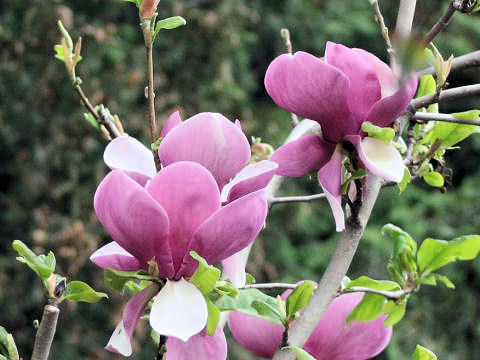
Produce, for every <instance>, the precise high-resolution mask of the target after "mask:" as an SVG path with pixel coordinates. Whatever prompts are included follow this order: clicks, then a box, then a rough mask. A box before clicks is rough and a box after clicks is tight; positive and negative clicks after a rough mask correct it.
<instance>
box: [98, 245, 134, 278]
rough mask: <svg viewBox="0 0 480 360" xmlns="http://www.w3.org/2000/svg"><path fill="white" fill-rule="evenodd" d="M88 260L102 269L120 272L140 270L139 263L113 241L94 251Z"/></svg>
mask: <svg viewBox="0 0 480 360" xmlns="http://www.w3.org/2000/svg"><path fill="white" fill-rule="evenodd" d="M90 260H91V261H92V262H93V263H95V264H96V265H98V266H100V267H101V268H102V269H106V268H110V269H114V270H120V271H137V270H140V269H141V266H140V263H139V261H138V260H137V259H136V258H135V257H134V256H133V255H131V254H130V253H128V252H127V251H125V250H124V249H123V248H122V247H121V246H120V245H118V244H117V243H116V242H115V241H112V242H110V243H108V244H107V245H105V246H102V247H101V248H100V249H98V250H97V251H95V252H94V253H93V254H92V255H91V256H90Z"/></svg>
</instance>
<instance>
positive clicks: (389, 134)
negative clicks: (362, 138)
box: [362, 121, 395, 143]
mask: <svg viewBox="0 0 480 360" xmlns="http://www.w3.org/2000/svg"><path fill="white" fill-rule="evenodd" d="M362 130H363V131H364V132H366V133H368V136H370V137H373V138H375V139H378V140H382V141H385V142H387V143H389V142H390V141H392V139H393V137H394V136H395V130H393V129H392V128H391V127H384V128H382V127H380V126H377V125H373V124H372V123H371V122H370V121H365V122H364V123H362Z"/></svg>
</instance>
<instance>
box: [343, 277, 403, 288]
mask: <svg viewBox="0 0 480 360" xmlns="http://www.w3.org/2000/svg"><path fill="white" fill-rule="evenodd" d="M357 286H358V287H365V288H369V289H372V290H380V291H395V290H400V289H401V287H400V285H399V284H397V283H396V282H395V281H389V280H374V279H371V278H369V277H368V276H360V277H359V278H357V279H355V280H352V281H350V283H349V284H348V286H347V287H346V288H347V289H351V288H354V287H357Z"/></svg>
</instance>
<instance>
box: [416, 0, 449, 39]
mask: <svg viewBox="0 0 480 360" xmlns="http://www.w3.org/2000/svg"><path fill="white" fill-rule="evenodd" d="M453 2H454V0H450V2H449V3H448V7H447V9H446V10H445V12H444V13H443V15H442V16H441V17H440V19H439V20H438V21H437V23H436V24H435V25H433V27H432V28H431V29H430V31H429V32H428V33H427V34H426V35H425V37H424V38H423V40H422V47H426V46H427V45H428V44H430V43H431V42H432V40H433V39H434V38H435V37H436V36H437V35H438V34H439V33H440V32H441V31H442V30H443V29H445V28H446V27H447V25H448V23H449V22H450V19H451V18H452V16H453V14H455V8H454V7H453Z"/></svg>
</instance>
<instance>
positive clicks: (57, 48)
mask: <svg viewBox="0 0 480 360" xmlns="http://www.w3.org/2000/svg"><path fill="white" fill-rule="evenodd" d="M53 49H54V50H55V57H56V58H57V59H58V60H60V61H63V62H65V54H64V51H63V46H62V45H59V44H57V45H55V46H54V47H53Z"/></svg>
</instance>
